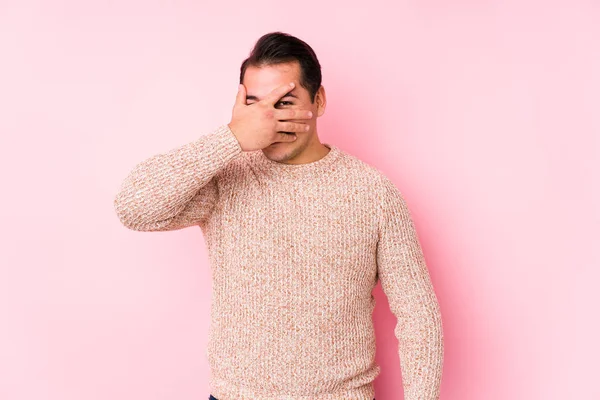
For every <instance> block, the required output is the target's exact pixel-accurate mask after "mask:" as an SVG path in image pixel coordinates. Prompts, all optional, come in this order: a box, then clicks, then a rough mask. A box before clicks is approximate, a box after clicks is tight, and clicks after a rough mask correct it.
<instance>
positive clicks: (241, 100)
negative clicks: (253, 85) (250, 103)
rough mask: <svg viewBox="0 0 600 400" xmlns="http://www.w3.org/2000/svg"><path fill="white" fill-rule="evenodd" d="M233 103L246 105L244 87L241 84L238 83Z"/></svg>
mask: <svg viewBox="0 0 600 400" xmlns="http://www.w3.org/2000/svg"><path fill="white" fill-rule="evenodd" d="M235 103H236V104H242V105H246V87H245V86H244V85H243V84H239V85H238V91H237V95H236V96H235Z"/></svg>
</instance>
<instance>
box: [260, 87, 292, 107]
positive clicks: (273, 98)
mask: <svg viewBox="0 0 600 400" xmlns="http://www.w3.org/2000/svg"><path fill="white" fill-rule="evenodd" d="M295 85H296V84H295V83H294V82H291V83H287V84H285V85H281V86H279V87H276V88H275V89H273V90H272V91H271V93H269V94H268V95H266V96H265V98H264V99H263V101H264V102H266V103H268V104H270V105H275V103H277V102H278V101H279V99H281V98H282V97H283V96H285V95H286V94H287V93H288V92H289V91H291V90H293V89H294V86H295Z"/></svg>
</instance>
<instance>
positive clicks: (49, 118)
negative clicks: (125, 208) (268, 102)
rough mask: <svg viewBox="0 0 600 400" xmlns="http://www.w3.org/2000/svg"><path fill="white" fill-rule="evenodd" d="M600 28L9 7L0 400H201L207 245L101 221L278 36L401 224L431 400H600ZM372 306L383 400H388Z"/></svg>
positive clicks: (560, 9) (396, 380)
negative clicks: (432, 302)
mask: <svg viewBox="0 0 600 400" xmlns="http://www.w3.org/2000/svg"><path fill="white" fill-rule="evenodd" d="M156 3H160V5H157V4H156ZM599 17H600V6H598V3H596V2H593V1H573V0H568V1H567V0H564V1H523V0H520V1H516V0H513V1H467V0H463V1H452V2H447V1H427V0H425V1H401V2H398V1H394V2H392V1H389V2H382V1H369V2H368V6H367V5H365V4H364V3H358V2H357V3H348V2H346V3H338V4H334V3H331V2H330V3H327V4H322V3H320V2H317V1H304V2H297V3H294V2H281V1H272V2H248V1H219V2H198V1H197V2H194V1H191V0H190V1H169V2H167V1H162V2H151V1H133V0H128V1H104V2H102V1H87V2H84V1H75V0H72V1H53V2H50V1H45V2H44V1H31V0H26V1H24V0H8V1H7V0H3V1H0V52H1V53H0V54H1V57H2V58H1V62H0V115H1V117H0V148H1V149H2V155H1V157H0V160H1V161H0V162H1V169H0V170H1V171H2V197H1V199H2V200H1V201H2V207H1V208H0V210H1V213H2V215H1V216H2V220H3V223H4V226H5V229H4V230H3V233H2V251H1V252H0V265H1V268H0V300H1V303H0V398H1V399H6V400H23V399H28V400H29V399H31V400H33V399H35V400H105V399H112V400H125V399H144V400H172V399H178V400H184V399H190V400H192V399H205V398H208V388H207V376H208V369H207V361H206V358H205V353H204V351H205V346H206V340H207V333H208V332H207V329H208V326H207V323H208V321H209V319H208V317H209V300H210V291H211V282H210V275H209V270H208V265H207V262H208V260H207V254H206V252H205V247H204V242H203V238H202V234H201V231H200V229H193V228H190V229H185V230H181V231H175V232H164V233H152V234H148V233H139V232H133V231H128V230H127V229H125V228H124V227H122V226H121V225H120V224H119V221H118V219H117V217H116V215H115V213H114V210H113V204H112V201H113V198H114V195H115V194H116V191H117V189H118V186H119V184H120V182H121V180H122V179H123V178H124V177H125V175H126V174H127V173H128V172H129V170H130V169H131V168H132V167H133V166H134V164H135V163H137V162H139V161H141V160H142V159H144V158H146V157H149V156H150V155H153V154H155V153H158V152H162V151H165V150H168V149H171V148H173V147H176V146H179V145H182V144H185V143H187V142H189V141H192V140H194V139H196V138H197V137H199V136H200V135H202V134H204V133H206V132H208V131H209V130H211V129H213V128H214V127H216V126H218V125H219V124H222V123H226V122H229V118H230V116H231V107H232V105H233V101H234V98H235V93H236V89H237V84H238V81H237V80H238V73H239V66H240V63H241V62H242V60H243V59H244V58H245V57H246V56H247V54H248V52H249V51H250V49H251V48H252V46H253V44H254V42H255V41H256V39H258V37H260V36H261V35H262V34H264V33H267V32H270V31H274V30H282V31H285V32H289V33H291V34H294V35H297V36H298V37H300V38H301V39H303V40H305V41H307V42H308V43H309V44H311V46H313V48H314V49H315V51H316V53H317V55H318V56H319V59H320V61H321V64H322V67H323V77H324V78H323V84H324V86H325V88H326V91H327V98H328V107H327V111H326V114H325V115H324V116H323V117H322V118H321V119H320V120H319V125H318V126H319V132H320V138H321V141H322V142H329V143H334V144H336V145H338V146H339V147H340V148H341V149H343V150H345V151H347V152H349V153H351V154H354V155H356V156H358V157H360V158H361V159H363V160H365V161H366V162H369V163H371V164H372V165H375V166H377V167H378V168H380V169H381V170H382V171H384V172H385V173H386V174H388V175H389V176H390V177H391V178H392V179H393V181H394V182H395V183H396V184H397V186H398V187H399V188H400V189H401V191H402V192H403V193H404V195H405V198H406V200H407V202H408V204H409V206H410V208H411V210H412V213H413V215H414V219H415V223H416V226H417V230H418V232H419V236H420V238H421V241H422V244H423V247H424V251H425V254H426V258H427V262H428V265H429V268H430V271H431V276H432V279H433V283H434V286H435V288H436V293H437V295H438V298H439V299H440V303H441V309H442V313H443V323H444V331H445V345H446V353H445V355H446V357H445V361H444V375H443V384H442V391H441V392H442V395H441V397H442V399H443V400H459V399H460V400H470V399H479V400H480V399H486V400H496V399H498V400H500V399H502V400H506V399H511V400H512V399H540V400H541V399H544V400H551V399H592V398H600V390H599V389H598V379H599V378H598V367H597V362H598V359H599V357H600V351H599V350H600V349H599V347H600V346H599V341H598V337H600V328H599V322H598V315H599V312H598V306H599V305H600V296H599V294H598V293H599V291H600V290H599V289H598V288H597V285H598V279H599V278H600V273H599V271H600V268H599V267H600V229H599V228H600V189H599V185H598V182H600V161H599V160H600V157H599V156H600V117H599V115H600V114H599V110H600V73H599V72H600V18H599ZM375 294H376V298H377V307H376V313H375V323H376V329H377V343H378V354H377V361H378V362H379V363H380V364H381V365H382V373H381V375H380V376H379V377H378V378H377V380H376V392H377V396H376V397H377V399H378V400H392V399H393V400H395V399H400V398H401V372H400V369H399V361H398V356H397V352H396V346H397V342H396V339H395V338H394V336H393V332H392V329H393V326H394V324H395V318H394V317H393V315H392V314H391V313H390V311H389V307H388V304H387V300H386V299H385V296H383V293H382V292H381V288H380V286H379V285H378V286H377V288H376V291H375Z"/></svg>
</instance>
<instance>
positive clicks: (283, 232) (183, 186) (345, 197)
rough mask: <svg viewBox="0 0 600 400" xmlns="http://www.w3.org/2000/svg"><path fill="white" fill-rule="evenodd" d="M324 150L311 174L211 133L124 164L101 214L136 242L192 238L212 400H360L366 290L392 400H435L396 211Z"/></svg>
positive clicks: (367, 323)
mask: <svg viewBox="0 0 600 400" xmlns="http://www.w3.org/2000/svg"><path fill="white" fill-rule="evenodd" d="M326 145H327V147H328V148H330V151H329V152H328V153H327V154H326V155H325V156H324V157H323V158H321V159H319V160H317V161H314V162H311V163H307V164H296V165H289V164H284V163H278V162H276V161H273V160H270V159H269V158H267V157H266V156H265V155H264V153H263V152H262V150H257V151H249V152H244V151H242V149H241V147H240V145H239V142H238V141H237V139H236V137H235V135H234V134H233V132H231V130H230V129H229V127H228V126H227V125H222V126H219V127H218V128H216V129H215V130H214V131H212V132H210V133H208V134H205V135H203V136H201V137H200V138H199V139H197V140H195V141H194V142H191V143H188V144H186V145H183V146H181V147H178V148H175V149H172V150H171V151H169V152H165V153H163V154H157V155H155V156H153V157H150V158H148V159H147V160H145V161H143V162H140V163H139V164H137V165H136V166H135V167H134V168H133V170H132V171H131V172H130V173H129V175H128V176H127V177H126V178H125V180H124V182H123V183H122V186H121V188H120V191H119V192H118V194H117V195H116V198H115V200H114V207H115V210H116V213H117V215H118V217H119V219H120V221H121V222H122V223H123V224H124V225H125V226H126V227H127V228H130V229H133V230H137V231H167V230H175V229H182V228H185V227H189V226H199V227H200V228H201V229H202V233H203V237H204V238H205V243H206V246H207V250H208V254H209V259H210V265H211V273H212V279H213V293H212V304H211V319H210V327H209V344H208V348H207V357H208V363H209V366H210V369H211V373H210V380H209V382H210V392H211V394H212V395H213V396H215V397H216V398H217V399H219V400H240V399H243V400H246V399H248V400H257V399H260V400H281V399H286V400H300V399H302V400H325V399H327V400H342V399H343V400H348V399H355V400H372V399H373V397H374V386H373V380H374V379H375V377H376V376H377V375H378V374H379V372H380V366H379V365H378V364H377V363H376V362H375V334H374V333H375V332H374V329H373V322H372V312H373V308H374V306H375V299H374V297H373V295H372V293H371V292H372V290H373V288H374V286H375V285H376V283H377V281H378V279H379V280H380V281H381V285H382V288H383V290H384V292H385V294H386V296H387V298H388V301H389V304H390V308H391V310H392V312H393V313H394V315H395V316H396V317H397V319H398V323H397V325H396V328H395V334H396V337H397V338H398V339H399V356H400V363H401V369H402V380H403V385H404V398H405V399H406V400H433V399H438V398H439V389H440V383H441V374H442V361H443V334H442V322H441V314H440V309H439V305H438V302H437V298H436V295H435V293H434V290H433V287H432V284H431V280H430V276H429V273H428V270H427V267H426V265H425V261H424V257H423V253H422V250H421V247H420V244H419V240H418V238H417V234H416V232H415V228H414V225H413V222H412V220H411V217H410V214H409V210H408V209H407V206H406V203H405V201H404V200H403V198H402V196H401V194H400V192H399V191H398V190H397V188H396V187H395V186H394V185H393V183H392V182H391V181H390V180H389V179H388V178H387V177H386V176H385V175H383V173H381V172H380V171H379V170H378V169H376V168H375V167H373V166H370V165H369V164H367V163H365V162H363V161H361V160H360V159H358V158H356V157H354V156H352V155H350V154H349V153H346V152H344V151H342V150H341V149H339V148H338V147H336V146H334V145H331V144H327V143H326ZM378 400H380V399H378ZM381 400H392V399H381ZM393 400H395V399H393Z"/></svg>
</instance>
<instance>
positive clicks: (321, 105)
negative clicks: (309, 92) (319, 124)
mask: <svg viewBox="0 0 600 400" xmlns="http://www.w3.org/2000/svg"><path fill="white" fill-rule="evenodd" d="M315 103H317V117H320V116H321V115H323V114H325V107H326V106H327V97H326V96H325V87H323V85H321V87H320V88H319V90H317V93H316V94H315Z"/></svg>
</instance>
